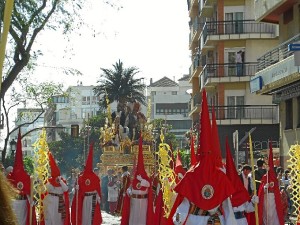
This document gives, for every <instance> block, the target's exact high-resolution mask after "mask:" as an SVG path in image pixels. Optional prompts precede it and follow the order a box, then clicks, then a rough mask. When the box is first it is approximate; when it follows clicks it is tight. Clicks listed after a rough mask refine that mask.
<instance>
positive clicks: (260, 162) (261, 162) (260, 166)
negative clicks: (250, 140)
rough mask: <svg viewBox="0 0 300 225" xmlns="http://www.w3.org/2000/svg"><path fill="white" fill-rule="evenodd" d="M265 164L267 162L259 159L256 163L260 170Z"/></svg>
mask: <svg viewBox="0 0 300 225" xmlns="http://www.w3.org/2000/svg"><path fill="white" fill-rule="evenodd" d="M264 164H265V161H264V160H263V159H258V160H257V162H256V165H257V167H258V168H262V167H263V166H264Z"/></svg>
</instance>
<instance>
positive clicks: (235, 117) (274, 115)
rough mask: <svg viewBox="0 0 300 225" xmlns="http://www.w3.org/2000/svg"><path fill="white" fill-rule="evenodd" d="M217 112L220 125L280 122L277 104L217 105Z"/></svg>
mask: <svg viewBox="0 0 300 225" xmlns="http://www.w3.org/2000/svg"><path fill="white" fill-rule="evenodd" d="M215 112H216V120H217V123H218V124H219V125H221V124H222V125H233V124H277V123H279V106H277V105H236V106H215Z"/></svg>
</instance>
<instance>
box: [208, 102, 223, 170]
mask: <svg viewBox="0 0 300 225" xmlns="http://www.w3.org/2000/svg"><path fill="white" fill-rule="evenodd" d="M211 132H212V135H211V136H212V152H213V155H214V157H215V159H216V166H217V167H220V168H221V167H223V163H222V154H221V146H220V140H219V132H218V126H217V121H216V114H215V109H214V107H213V108H212V125H211Z"/></svg>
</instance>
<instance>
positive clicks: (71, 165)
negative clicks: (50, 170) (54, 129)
mask: <svg viewBox="0 0 300 225" xmlns="http://www.w3.org/2000/svg"><path fill="white" fill-rule="evenodd" d="M104 122H105V114H103V113H100V114H99V115H97V116H94V117H91V118H90V119H89V120H88V121H86V122H85V124H84V127H83V128H82V129H81V131H80V136H78V137H72V136H71V135H69V134H67V133H65V132H60V133H59V136H60V138H61V140H60V141H54V142H51V143H48V145H49V149H50V151H51V152H52V153H53V155H54V157H55V159H56V160H57V161H58V164H59V168H60V170H61V173H62V174H65V175H67V176H69V175H70V173H71V170H72V169H75V168H80V169H83V165H84V164H85V162H84V156H83V154H84V149H85V150H86V151H85V153H86V156H87V154H88V150H89V143H94V162H93V163H94V166H95V165H96V164H97V163H99V161H100V156H101V154H102V152H101V149H100V144H99V137H100V127H102V126H103V125H104ZM88 142H89V143H88Z"/></svg>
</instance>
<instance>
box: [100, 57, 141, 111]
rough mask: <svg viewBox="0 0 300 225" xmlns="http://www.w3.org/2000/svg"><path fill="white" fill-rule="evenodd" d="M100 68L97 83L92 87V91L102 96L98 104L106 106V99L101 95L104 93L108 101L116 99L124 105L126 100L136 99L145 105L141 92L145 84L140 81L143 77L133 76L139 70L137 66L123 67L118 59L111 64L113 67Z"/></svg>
mask: <svg viewBox="0 0 300 225" xmlns="http://www.w3.org/2000/svg"><path fill="white" fill-rule="evenodd" d="M101 70H102V72H103V73H102V74H101V75H100V79H99V80H98V81H97V84H99V85H98V86H96V87H95V88H94V93H95V94H96V95H97V96H101V97H102V98H100V101H99V105H100V106H102V107H107V103H106V99H105V98H104V97H103V96H106V95H107V97H108V99H109V102H113V101H117V102H118V103H123V104H122V105H125V103H126V102H129V101H133V100H136V101H138V102H140V103H142V104H143V105H146V102H145V100H146V98H145V95H144V93H143V91H144V89H145V88H146V85H145V84H143V83H142V79H144V78H137V79H135V78H134V76H135V75H136V74H138V73H139V72H140V71H139V70H138V68H136V67H129V68H124V67H123V63H122V62H121V61H120V60H119V61H118V62H116V64H115V65H113V69H104V68H101Z"/></svg>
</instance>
